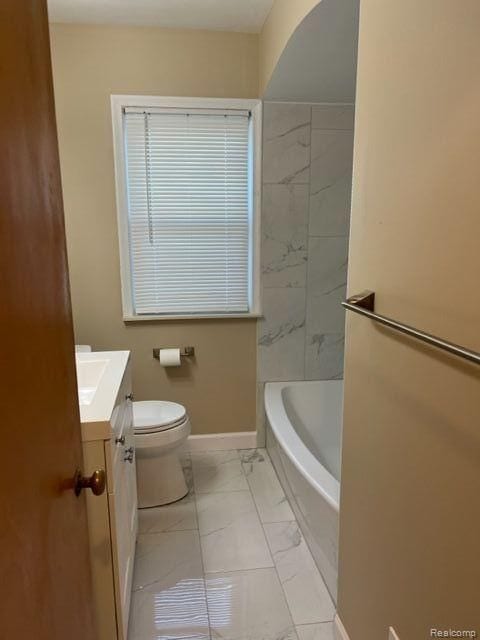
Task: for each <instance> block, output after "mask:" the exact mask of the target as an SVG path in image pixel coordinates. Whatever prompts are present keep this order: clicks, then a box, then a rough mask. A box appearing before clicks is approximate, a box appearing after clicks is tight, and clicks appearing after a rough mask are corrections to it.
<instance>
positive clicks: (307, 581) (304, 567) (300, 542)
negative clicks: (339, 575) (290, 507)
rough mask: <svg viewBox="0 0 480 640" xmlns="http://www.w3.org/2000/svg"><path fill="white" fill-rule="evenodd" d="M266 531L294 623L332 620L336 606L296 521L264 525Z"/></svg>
mask: <svg viewBox="0 0 480 640" xmlns="http://www.w3.org/2000/svg"><path fill="white" fill-rule="evenodd" d="M265 533H266V535H267V539H268V544H269V545H270V549H271V551H272V554H273V559H274V561H275V566H276V568H277V571H278V575H279V576H280V581H281V583H282V586H283V588H284V591H285V596H286V598H287V602H288V605H289V607H290V611H291V612H292V617H293V620H294V622H295V624H297V625H302V624H309V623H314V622H329V621H331V620H333V617H334V615H335V607H334V605H333V602H332V599H331V598H330V595H329V593H328V591H327V588H326V586H325V583H324V582H323V580H322V578H321V576H320V573H319V571H318V569H317V567H316V565H315V563H314V561H313V558H312V555H311V553H310V550H309V549H308V547H307V545H306V543H305V541H304V539H303V536H302V534H301V532H300V529H299V527H298V525H297V523H296V522H290V523H280V524H266V525H265Z"/></svg>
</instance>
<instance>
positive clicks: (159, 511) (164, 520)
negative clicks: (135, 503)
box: [138, 494, 198, 533]
mask: <svg viewBox="0 0 480 640" xmlns="http://www.w3.org/2000/svg"><path fill="white" fill-rule="evenodd" d="M193 529H198V524H197V510H196V507H195V498H194V496H193V495H192V494H188V496H186V497H185V498H183V499H182V500H179V501H178V502H173V503H172V504H167V505H164V506H163V507H152V508H150V509H139V511H138V531H139V533H161V532H164V531H190V530H193Z"/></svg>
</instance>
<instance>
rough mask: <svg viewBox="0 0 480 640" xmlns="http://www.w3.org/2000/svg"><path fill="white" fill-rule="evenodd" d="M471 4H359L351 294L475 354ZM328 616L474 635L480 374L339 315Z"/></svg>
mask: <svg viewBox="0 0 480 640" xmlns="http://www.w3.org/2000/svg"><path fill="white" fill-rule="evenodd" d="M479 33H480V3H479V2H478V0H462V2H453V1H452V0H423V2H418V1H417V0H403V2H397V1H396V0H382V1H381V2H379V1H378V0H362V7H361V25H360V51H359V53H360V55H359V64H358V94H357V104H356V115H357V117H356V133H355V136H356V140H355V165H354V191H353V211H352V223H351V224H352V228H351V252H350V267H349V293H350V294H353V293H356V292H359V291H361V290H363V289H367V288H368V289H373V290H375V291H376V292H377V296H378V304H377V309H378V312H379V313H384V314H385V315H388V316H392V317H394V318H398V319H400V320H403V321H405V322H407V323H409V324H412V325H414V326H418V327H420V328H423V329H425V330H427V331H430V332H433V333H434V334H437V335H439V336H443V337H445V338H446V339H448V340H451V341H454V342H458V343H460V344H464V345H465V346H468V347H470V348H473V349H476V350H478V351H480V332H479V327H480V298H479V296H478V291H479V285H478V278H479V273H480V252H479V249H478V239H479V237H480V189H479V167H480V118H479V113H480V83H479V82H478V70H479V61H480V38H479ZM345 378H346V379H345V426H344V453H343V471H342V482H343V485H342V503H341V518H340V583H339V611H340V616H341V618H342V620H343V622H344V624H345V626H346V628H347V631H348V632H349V634H350V637H351V639H352V640H386V638H387V627H388V625H390V624H392V625H393V626H394V627H395V628H396V630H397V632H398V634H399V637H400V638H401V640H426V638H429V637H430V628H431V627H436V628H441V629H443V628H447V629H448V628H450V627H451V628H454V629H476V631H477V633H479V634H480V605H479V594H480V591H479V590H480V587H479V585H480V553H479V551H480V544H479V530H480V500H479V496H480V404H479V398H480V378H479V370H478V367H475V366H474V365H469V364H463V363H462V362H461V361H458V360H456V359H455V358H453V357H451V356H446V355H441V354H440V353H438V352H437V351H434V350H432V349H431V348H427V347H423V346H420V345H419V344H418V343H415V342H412V341H411V340H410V339H407V338H404V337H400V336H399V335H398V334H393V333H392V332H391V331H389V330H386V329H382V328H380V327H379V326H378V325H374V324H372V323H371V322H370V321H369V320H367V319H365V318H361V317H359V316H353V315H352V314H349V320H348V326H347V353H346V376H345Z"/></svg>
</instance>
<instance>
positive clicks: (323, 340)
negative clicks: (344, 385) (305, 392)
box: [305, 333, 345, 380]
mask: <svg viewBox="0 0 480 640" xmlns="http://www.w3.org/2000/svg"><path fill="white" fill-rule="evenodd" d="M344 342H345V334H343V333H308V334H307V344H306V351H305V379H306V380H339V379H341V378H343V357H344Z"/></svg>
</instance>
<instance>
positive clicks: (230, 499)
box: [197, 491, 273, 573]
mask: <svg viewBox="0 0 480 640" xmlns="http://www.w3.org/2000/svg"><path fill="white" fill-rule="evenodd" d="M197 513H198V524H199V530H200V541H201V547H202V555H203V563H204V567H205V571H206V572H207V573H213V572H216V571H236V570H241V569H254V568H259V567H272V566H273V561H272V557H271V555H270V551H269V549H268V545H267V541H266V539H265V535H264V532H263V529H262V525H261V524H260V520H259V518H258V514H257V510H256V508H255V504H254V502H253V498H252V496H251V494H250V491H235V492H230V493H205V494H198V495H197Z"/></svg>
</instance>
